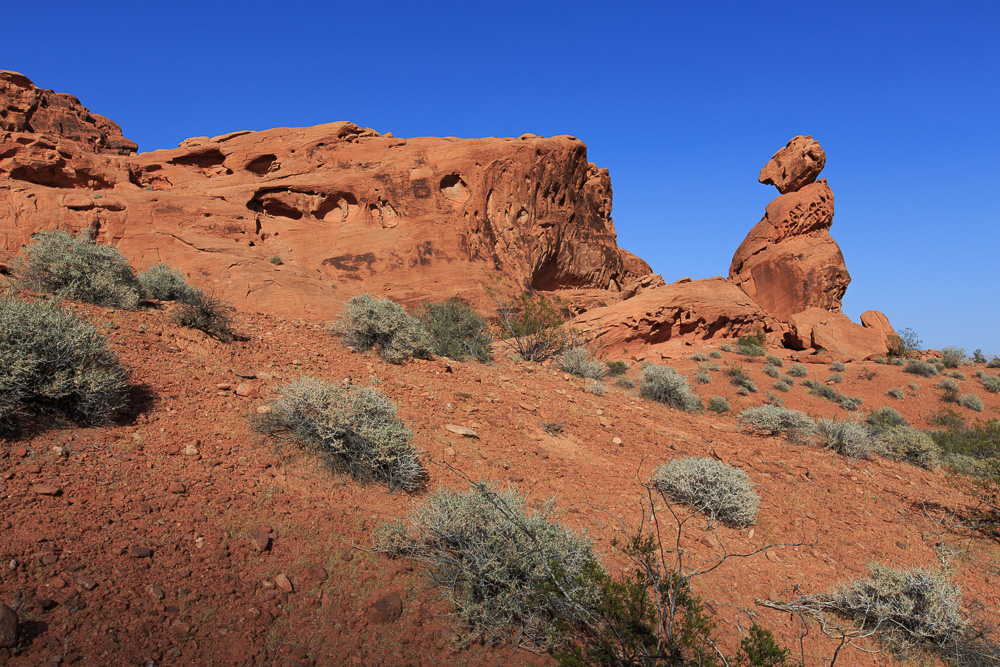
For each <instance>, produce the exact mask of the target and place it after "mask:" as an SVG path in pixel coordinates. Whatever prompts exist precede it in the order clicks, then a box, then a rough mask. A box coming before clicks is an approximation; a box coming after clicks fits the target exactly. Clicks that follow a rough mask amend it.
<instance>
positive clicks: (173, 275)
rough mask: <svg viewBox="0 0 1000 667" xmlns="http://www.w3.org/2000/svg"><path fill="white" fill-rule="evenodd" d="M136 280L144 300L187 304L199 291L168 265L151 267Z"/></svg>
mask: <svg viewBox="0 0 1000 667" xmlns="http://www.w3.org/2000/svg"><path fill="white" fill-rule="evenodd" d="M136 279H137V280H138V281H139V292H140V294H141V295H142V298H143V299H156V300H157V301H180V302H182V303H187V302H188V301H190V300H191V299H192V298H193V297H194V296H195V292H197V291H198V290H196V289H195V288H194V287H191V285H189V284H188V282H187V279H186V278H185V277H184V274H183V273H181V272H180V271H176V270H174V269H172V268H171V267H169V266H168V265H166V264H157V265H155V266H151V267H150V268H148V269H146V270H145V271H143V272H142V273H140V274H139V275H138V276H136Z"/></svg>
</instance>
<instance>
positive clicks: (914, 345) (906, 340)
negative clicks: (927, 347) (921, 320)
mask: <svg viewBox="0 0 1000 667" xmlns="http://www.w3.org/2000/svg"><path fill="white" fill-rule="evenodd" d="M896 338H897V339H898V340H897V343H898V349H897V350H895V351H894V352H895V356H897V357H901V356H904V355H908V354H914V353H916V352H920V351H922V350H923V349H924V347H923V345H924V342H923V341H922V340H920V337H919V336H917V332H916V331H914V330H913V329H911V328H909V327H907V328H905V329H900V330H899V334H898V335H897V336H896Z"/></svg>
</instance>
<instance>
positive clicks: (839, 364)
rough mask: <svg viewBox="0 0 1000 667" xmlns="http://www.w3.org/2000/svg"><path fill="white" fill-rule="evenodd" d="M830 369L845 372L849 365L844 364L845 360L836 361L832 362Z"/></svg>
mask: <svg viewBox="0 0 1000 667" xmlns="http://www.w3.org/2000/svg"><path fill="white" fill-rule="evenodd" d="M830 370H831V371H836V372H838V373H843V372H844V371H846V370H847V365H846V364H844V362H843V361H834V362H833V363H832V364H830Z"/></svg>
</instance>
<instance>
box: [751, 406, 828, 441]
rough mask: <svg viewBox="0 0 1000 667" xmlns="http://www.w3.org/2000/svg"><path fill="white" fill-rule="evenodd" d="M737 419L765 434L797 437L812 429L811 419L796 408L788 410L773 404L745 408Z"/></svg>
mask: <svg viewBox="0 0 1000 667" xmlns="http://www.w3.org/2000/svg"><path fill="white" fill-rule="evenodd" d="M739 420H740V422H741V423H742V424H743V426H744V428H746V429H747V430H750V431H753V432H757V433H764V434H767V435H786V436H788V437H790V438H792V439H799V438H801V437H803V436H804V435H806V434H808V433H810V432H811V431H812V430H813V427H814V426H815V424H814V423H813V420H812V419H810V418H809V417H807V416H806V415H805V414H803V413H802V412H799V411H798V410H789V409H787V408H781V407H777V406H774V405H759V406H757V407H753V408H747V409H746V410H743V411H742V412H740V414H739Z"/></svg>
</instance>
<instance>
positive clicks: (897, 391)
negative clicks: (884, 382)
mask: <svg viewBox="0 0 1000 667" xmlns="http://www.w3.org/2000/svg"><path fill="white" fill-rule="evenodd" d="M886 393H887V394H889V396H891V397H892V398H895V399H898V400H903V399H904V398H906V393H905V392H904V391H903V390H902V389H901V388H900V387H892V388H891V389H890V390H889V391H887V392H886Z"/></svg>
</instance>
